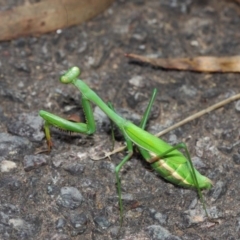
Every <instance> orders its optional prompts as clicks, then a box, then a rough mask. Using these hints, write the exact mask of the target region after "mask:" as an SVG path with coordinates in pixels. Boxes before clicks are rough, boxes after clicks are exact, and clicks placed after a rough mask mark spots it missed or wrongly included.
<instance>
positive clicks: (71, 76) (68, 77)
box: [60, 67, 81, 84]
mask: <svg viewBox="0 0 240 240" xmlns="http://www.w3.org/2000/svg"><path fill="white" fill-rule="evenodd" d="M80 73H81V71H80V69H79V68H78V67H72V68H70V69H68V71H67V72H65V73H64V74H63V75H62V76H61V77H60V82H61V83H65V84H68V83H72V82H73V81H74V80H76V79H77V77H78V76H79V75H80Z"/></svg>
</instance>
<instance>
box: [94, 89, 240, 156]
mask: <svg viewBox="0 0 240 240" xmlns="http://www.w3.org/2000/svg"><path fill="white" fill-rule="evenodd" d="M238 99H240V93H239V94H236V95H234V96H232V97H230V98H227V99H225V100H223V101H221V102H218V103H216V104H214V105H212V106H210V107H208V108H205V109H203V110H202V111H200V112H197V113H195V114H193V115H191V116H189V117H187V118H185V119H184V120H182V121H180V122H178V123H176V124H174V125H172V126H171V127H169V128H166V129H164V130H163V131H161V132H159V133H157V134H155V136H157V137H160V136H162V135H164V134H166V133H168V132H170V131H172V130H174V129H176V128H178V127H180V126H182V125H184V124H186V123H188V122H191V121H193V120H195V119H197V118H199V117H201V116H203V115H204V114H207V113H210V112H212V111H214V110H216V109H217V108H220V107H223V106H224V105H227V104H228V103H230V102H233V101H236V100H238ZM125 148H126V146H123V147H119V148H116V149H114V150H113V151H112V152H108V153H105V156H103V157H101V158H97V159H92V160H100V159H104V158H106V157H110V156H111V155H113V154H115V153H118V152H121V151H123V150H124V149H125Z"/></svg>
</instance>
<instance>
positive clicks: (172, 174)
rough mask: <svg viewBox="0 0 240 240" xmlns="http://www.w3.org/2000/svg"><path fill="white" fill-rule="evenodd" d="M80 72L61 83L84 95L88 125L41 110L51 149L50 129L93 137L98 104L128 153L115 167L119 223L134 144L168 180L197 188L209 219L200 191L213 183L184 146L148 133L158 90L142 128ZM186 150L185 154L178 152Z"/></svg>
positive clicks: (71, 73)
mask: <svg viewBox="0 0 240 240" xmlns="http://www.w3.org/2000/svg"><path fill="white" fill-rule="evenodd" d="M79 75H80V69H79V68H78V67H72V68H70V69H69V70H68V71H67V72H66V73H65V74H64V75H62V76H61V77H60V82H61V83H64V84H69V83H71V84H73V85H74V86H75V87H76V88H77V89H78V90H79V91H80V92H81V94H82V106H83V110H84V113H85V116H86V123H76V122H71V121H68V120H66V119H63V118H60V117H58V116H56V115H54V114H52V113H49V112H46V111H43V110H41V111H40V112H39V115H40V116H41V117H42V118H43V119H44V120H45V124H44V130H45V135H46V139H47V142H48V148H49V150H50V149H51V148H52V141H51V136H50V129H49V127H50V126H54V127H57V128H60V129H62V130H66V131H70V132H77V133H84V134H93V133H94V132H95V130H96V124H95V121H94V117H93V111H92V107H91V102H92V103H94V104H96V105H97V106H98V107H99V108H101V109H102V111H103V112H105V114H106V115H107V116H108V117H109V118H110V119H111V120H112V121H113V122H114V123H115V124H116V125H117V126H118V128H119V129H120V130H121V131H122V133H123V135H124V138H125V141H126V145H127V150H128V153H127V155H126V156H125V157H124V158H123V160H122V161H121V162H120V163H119V164H118V165H117V166H116V168H115V172H116V181H117V191H118V197H119V207H120V222H121V224H122V221H123V204H122V198H121V195H122V194H121V183H120V177H119V172H120V170H121V168H122V167H123V165H124V164H125V163H126V162H127V161H128V160H129V159H130V158H131V156H132V155H133V145H135V146H136V147H137V148H138V149H139V152H140V153H141V154H142V156H143V158H144V159H145V160H146V161H147V162H148V163H149V164H150V165H151V166H152V168H153V169H154V170H155V171H156V172H158V173H159V174H160V175H161V176H162V177H163V178H165V179H166V180H167V181H169V182H171V183H173V184H176V185H179V186H182V187H186V188H195V189H196V190H197V192H198V194H199V197H200V199H201V202H202V204H203V207H204V210H205V212H206V215H207V217H208V214H207V211H206V207H205V203H204V200H203V196H202V193H201V189H210V188H211V187H212V181H211V180H210V179H209V178H207V177H205V176H203V175H201V174H200V173H199V172H198V171H197V170H196V169H195V168H194V167H193V164H192V161H191V158H190V155H189V152H188V149H187V147H186V145H185V144H184V143H180V144H178V145H176V146H171V145H169V144H168V143H166V142H164V141H163V140H161V139H159V138H157V137H156V136H154V135H152V134H150V133H149V132H147V131H145V130H144V129H145V126H146V123H147V120H148V118H149V114H150V111H151V107H152V105H153V102H154V99H155V97H156V93H157V90H156V89H154V90H153V94H152V97H151V99H150V102H149V104H148V107H147V109H146V111H145V113H144V115H143V118H142V120H141V123H140V125H139V126H136V125H134V124H133V123H132V122H130V121H128V120H126V119H124V118H122V117H121V116H119V115H117V114H116V112H115V111H114V110H113V109H112V108H111V107H109V106H108V105H107V104H106V103H104V102H103V101H102V99H101V98H100V97H99V96H98V95H97V94H96V93H95V92H94V91H93V90H91V88H89V86H88V85H87V84H86V83H84V82H83V81H82V80H80V79H78V76H79ZM179 149H183V150H184V151H185V155H186V156H184V155H183V153H182V152H180V151H179Z"/></svg>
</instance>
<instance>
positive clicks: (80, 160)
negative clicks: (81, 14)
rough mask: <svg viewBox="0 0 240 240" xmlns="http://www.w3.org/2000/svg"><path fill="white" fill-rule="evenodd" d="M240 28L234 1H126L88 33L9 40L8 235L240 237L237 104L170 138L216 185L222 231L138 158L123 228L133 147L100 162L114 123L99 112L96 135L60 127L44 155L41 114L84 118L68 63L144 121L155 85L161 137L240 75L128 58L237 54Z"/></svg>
mask: <svg viewBox="0 0 240 240" xmlns="http://www.w3.org/2000/svg"><path fill="white" fill-rule="evenodd" d="M239 23H240V8H239V6H238V5H235V4H234V3H232V2H229V1H217V0H213V1H191V0H185V1H173V0H172V1H164V0H158V1H157V0H152V1H144V0H135V1H120V0H119V1H116V2H115V3H114V4H113V5H112V6H111V7H110V8H109V9H108V10H106V11H105V12H104V13H103V14H102V15H101V16H99V17H97V18H95V19H94V20H92V21H89V22H87V23H85V24H83V25H81V26H77V27H72V28H69V29H64V30H62V32H58V33H52V34H47V35H43V36H40V37H38V38H37V37H28V38H19V39H16V40H13V41H9V42H1V43H0V78H1V81H0V101H1V106H0V170H1V172H0V194H1V201H0V239H4V240H5V239H52V240H55V239H56V240H57V239H58V240H60V239H61V240H63V239H64V240H65V239H125V240H127V239H139V240H143V239H144V240H145V239H154V240H155V239H161V240H170V239H171V240H173V239H174V240H176V239H183V240H184V239H186V240H187V239H188V240H193V239H194V240H197V239H199V240H200V239H211V240H220V239H224V240H226V239H228V240H230V239H231V240H234V239H240V207H239V206H240V197H239V191H240V184H238V183H239V176H240V131H239V127H240V126H239V116H240V101H238V102H234V103H230V104H228V105H226V106H225V107H223V108H220V109H218V110H216V111H214V112H211V113H210V114H208V115H206V116H204V117H201V118H199V119H197V120H195V121H193V122H191V123H189V124H186V125H184V126H182V127H180V128H178V129H176V130H174V131H172V132H170V133H168V134H166V135H164V136H163V139H164V140H165V141H167V142H169V143H170V144H176V143H179V142H185V143H186V144H187V145H188V147H189V151H190V153H191V156H192V159H193V161H194V164H195V166H196V168H197V169H198V170H199V171H200V172H201V173H202V174H204V175H206V176H208V177H209V178H210V179H211V180H212V181H213V182H214V186H213V188H212V189H211V190H208V191H203V195H204V198H205V200H206V204H207V209H208V211H209V213H210V215H211V216H212V217H213V218H215V219H216V220H218V224H214V223H211V222H209V221H207V220H206V219H204V211H203V209H202V205H201V202H200V201H199V200H198V196H197V194H196V192H195V191H194V190H191V189H183V188H181V187H178V186H175V185H173V184H170V183H168V182H166V181H164V180H163V179H162V178H161V177H160V176H158V175H157V174H156V173H155V172H153V171H152V170H151V168H150V167H149V165H148V164H146V163H145V162H144V161H143V159H142V158H141V157H140V156H139V154H137V153H136V154H135V155H134V156H133V157H132V159H131V161H129V162H128V163H127V164H126V165H125V166H124V168H123V170H122V171H121V183H122V191H123V202H124V222H123V226H122V228H121V229H119V227H120V221H119V209H118V198H117V193H116V185H115V174H114V167H115V166H116V165H117V164H118V163H119V162H120V161H121V159H122V158H123V156H124V155H125V154H126V152H122V153H118V154H115V155H113V156H111V159H104V160H101V161H93V160H91V156H92V155H94V154H98V155H99V153H101V152H103V151H109V150H110V148H111V135H110V134H109V132H110V123H109V121H108V119H107V118H106V117H105V116H104V115H103V114H102V112H101V111H99V109H98V108H97V107H95V106H94V115H95V117H96V120H97V126H98V129H97V132H96V133H95V134H94V135H93V136H84V135H81V136H75V135H73V136H69V135H68V134H65V133H62V132H59V131H56V130H53V131H52V137H53V142H54V148H53V150H52V151H51V152H50V153H49V154H45V153H42V154H39V153H38V152H39V151H40V150H41V149H43V148H46V142H45V139H44V134H43V131H42V124H43V121H42V119H41V118H40V117H39V116H38V111H39V110H40V109H44V110H47V111H50V112H53V113H55V114H57V115H60V116H63V117H67V116H69V115H72V114H80V117H81V119H83V116H82V108H81V104H80V95H79V92H78V91H77V90H76V89H75V88H74V87H72V86H64V85H62V84H60V83H59V81H58V78H59V75H60V74H61V73H62V71H64V70H66V69H68V68H69V67H71V66H75V65H76V66H79V67H81V69H82V75H81V78H82V79H84V81H86V83H87V84H88V85H89V86H90V87H91V88H92V89H94V91H96V92H97V93H98V94H99V95H100V96H101V98H102V99H103V100H104V101H111V102H112V103H113V104H114V106H115V108H116V111H117V112H118V113H119V114H121V115H123V116H124V117H126V118H127V119H131V120H132V121H134V122H135V123H136V124H137V123H138V122H139V119H140V118H141V116H142V113H143V111H144V109H145V107H146V104H147V102H148V100H149V98H150V96H151V91H152V89H153V88H154V87H155V88H157V89H158V96H157V99H156V101H155V104H154V110H153V112H152V115H151V119H150V121H149V124H148V131H150V132H152V133H157V132H158V131H160V130H161V129H164V128H166V127H168V126H171V125H172V124H174V123H176V122H178V121H179V120H182V119H184V118H185V117H188V116H189V115H191V114H192V113H195V112H197V111H200V110H202V109H204V108H206V107H208V106H210V105H212V104H214V103H217V102H219V101H221V100H223V99H226V98H228V97H230V96H232V95H234V94H236V93H238V91H239V90H238V89H239V88H240V82H239V74H220V73H219V74H200V73H194V72H181V71H165V70H162V69H157V68H152V67H150V66H149V65H145V64H138V63H134V62H131V61H129V60H128V59H126V58H125V57H124V53H129V52H133V53H137V54H142V55H148V56H155V57H184V56H185V57H191V56H198V55H215V56H225V55H236V53H239V52H240V42H239V37H240V33H239ZM117 140H118V141H117V143H116V144H117V145H120V144H121V143H122V142H123V141H122V140H123V139H122V137H121V136H120V135H119V134H118V133H117Z"/></svg>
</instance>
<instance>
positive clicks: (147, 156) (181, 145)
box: [139, 89, 209, 218]
mask: <svg viewBox="0 0 240 240" xmlns="http://www.w3.org/2000/svg"><path fill="white" fill-rule="evenodd" d="M156 92H157V91H156V89H154V90H153V93H152V97H151V99H150V101H149V104H148V106H147V109H146V111H145V113H144V115H143V118H142V120H141V123H140V125H139V127H141V128H142V129H145V127H146V123H147V121H148V118H149V115H150V111H151V108H152V105H153V102H154V99H155V96H156ZM176 149H177V150H180V149H183V150H184V151H185V154H186V157H187V159H188V161H189V163H190V168H191V169H189V171H191V172H192V175H193V180H194V185H195V187H196V190H197V193H198V196H199V198H200V201H201V203H202V205H203V208H204V211H205V214H206V216H207V217H208V218H209V215H208V212H207V209H206V204H205V201H204V198H203V195H202V192H201V189H200V187H199V184H198V180H197V177H196V173H195V168H194V166H193V163H192V160H191V157H190V154H189V151H188V148H187V146H186V144H185V143H179V144H177V145H176V146H173V147H172V148H171V149H169V150H168V151H166V152H163V153H162V154H161V155H158V156H155V157H152V156H151V155H150V153H149V152H148V151H147V150H145V149H143V148H139V151H140V153H141V154H142V156H143V157H144V159H145V160H146V161H147V162H149V163H150V164H151V163H154V162H156V161H158V160H159V159H160V158H164V156H166V155H167V154H169V153H170V152H172V151H174V150H176Z"/></svg>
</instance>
